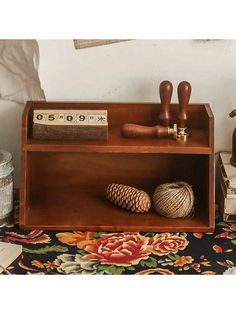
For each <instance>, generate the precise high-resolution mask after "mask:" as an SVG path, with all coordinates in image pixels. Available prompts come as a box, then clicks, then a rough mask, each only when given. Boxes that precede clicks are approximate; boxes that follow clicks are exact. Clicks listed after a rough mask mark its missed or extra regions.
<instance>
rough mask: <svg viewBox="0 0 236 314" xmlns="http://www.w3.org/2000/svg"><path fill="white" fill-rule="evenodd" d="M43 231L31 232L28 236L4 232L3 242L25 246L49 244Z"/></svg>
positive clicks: (47, 237) (48, 238) (48, 239)
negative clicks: (23, 244) (25, 244)
mask: <svg viewBox="0 0 236 314" xmlns="http://www.w3.org/2000/svg"><path fill="white" fill-rule="evenodd" d="M43 232H44V231H43V230H33V231H31V232H29V233H28V234H19V233H16V232H6V237H5V238H4V241H5V242H19V243H27V244H39V243H48V242H50V240H51V239H50V237H49V236H48V235H47V234H45V233H43Z"/></svg>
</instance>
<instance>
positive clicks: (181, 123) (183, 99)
mask: <svg viewBox="0 0 236 314" xmlns="http://www.w3.org/2000/svg"><path fill="white" fill-rule="evenodd" d="M191 90H192V88H191V85H190V84H189V83H188V82H186V81H183V82H181V83H179V86H178V98H179V106H180V108H179V115H178V127H180V128H186V127H187V118H188V117H187V105H188V104H189V99H190V95H191Z"/></svg>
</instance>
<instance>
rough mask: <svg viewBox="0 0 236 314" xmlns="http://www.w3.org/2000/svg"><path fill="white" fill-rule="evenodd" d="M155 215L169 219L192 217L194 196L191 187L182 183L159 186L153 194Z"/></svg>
mask: <svg viewBox="0 0 236 314" xmlns="http://www.w3.org/2000/svg"><path fill="white" fill-rule="evenodd" d="M153 204H154V208H155V210H156V212H157V213H159V214H160V215H163V216H165V217H169V218H183V217H192V216H193V214H194V207H193V205H194V194H193V190H192V188H191V186H190V185H189V184H188V183H186V182H183V181H179V182H174V183H165V184H161V185H159V186H158V187H157V188H156V189H155V191H154V194H153Z"/></svg>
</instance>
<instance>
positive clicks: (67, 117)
mask: <svg viewBox="0 0 236 314" xmlns="http://www.w3.org/2000/svg"><path fill="white" fill-rule="evenodd" d="M65 122H70V123H75V122H76V114H73V113H69V114H66V115H65Z"/></svg>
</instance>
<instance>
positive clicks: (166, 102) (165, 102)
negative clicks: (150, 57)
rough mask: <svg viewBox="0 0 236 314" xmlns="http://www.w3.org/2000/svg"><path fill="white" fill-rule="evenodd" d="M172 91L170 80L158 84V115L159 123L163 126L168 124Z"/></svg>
mask: <svg viewBox="0 0 236 314" xmlns="http://www.w3.org/2000/svg"><path fill="white" fill-rule="evenodd" d="M172 92H173V85H172V83H171V82H170V81H163V82H161V84H160V86H159V94H160V99H161V111H160V114H159V116H158V119H159V123H160V124H161V125H164V126H168V125H169V124H170V102H171V97H172Z"/></svg>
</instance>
